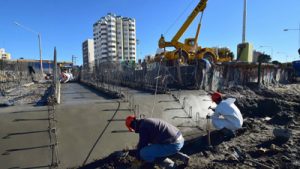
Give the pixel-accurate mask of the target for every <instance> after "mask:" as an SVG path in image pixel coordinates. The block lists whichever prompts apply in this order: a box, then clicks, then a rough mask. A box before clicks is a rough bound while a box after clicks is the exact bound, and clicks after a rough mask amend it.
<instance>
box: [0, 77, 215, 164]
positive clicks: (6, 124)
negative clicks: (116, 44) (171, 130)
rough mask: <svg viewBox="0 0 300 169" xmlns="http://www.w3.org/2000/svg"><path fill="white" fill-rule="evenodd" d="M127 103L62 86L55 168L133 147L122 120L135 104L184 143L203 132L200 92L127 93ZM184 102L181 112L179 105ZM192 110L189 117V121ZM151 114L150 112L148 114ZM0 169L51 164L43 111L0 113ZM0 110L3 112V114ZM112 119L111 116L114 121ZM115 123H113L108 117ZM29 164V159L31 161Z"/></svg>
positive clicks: (203, 98) (12, 109) (74, 86)
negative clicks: (179, 134)
mask: <svg viewBox="0 0 300 169" xmlns="http://www.w3.org/2000/svg"><path fill="white" fill-rule="evenodd" d="M124 90H128V93H129V95H130V97H128V98H129V101H130V102H124V101H123V100H121V99H111V98H109V97H107V96H105V95H103V94H101V93H99V92H97V91H95V90H93V89H90V88H89V87H87V86H85V85H81V84H78V83H66V84H62V88H61V104H60V105H57V106H56V118H57V126H56V128H57V134H58V135H57V136H58V142H59V143H58V150H59V151H58V152H59V154H58V157H59V160H60V164H59V168H70V167H78V166H80V165H82V164H83V163H84V161H85V160H86V159H87V161H86V164H87V163H89V162H92V161H94V160H95V159H99V158H103V157H105V156H107V155H109V154H111V153H112V152H114V151H118V150H122V149H124V148H126V147H129V148H133V147H134V146H135V145H136V144H137V141H138V135H137V134H135V133H130V132H128V131H127V129H126V127H125V125H124V123H125V118H126V117H127V116H128V115H130V114H133V112H132V111H131V110H130V107H131V106H132V105H133V106H132V107H134V105H138V107H139V113H138V114H144V115H145V116H146V117H154V118H162V119H164V120H166V121H168V122H170V123H172V124H174V125H175V126H177V127H179V128H180V130H181V131H182V132H183V133H184V135H185V138H186V139H189V137H195V136H198V135H199V134H203V133H204V132H205V126H206V120H205V119H200V120H199V122H197V119H196V112H199V116H200V117H205V116H206V114H207V113H208V112H209V111H208V109H207V108H208V107H209V106H210V105H212V102H211V101H210V99H209V97H208V96H207V95H206V93H204V92H203V91H202V92H201V91H181V92H180V93H181V94H180V97H179V95H178V93H177V91H174V92H172V94H173V95H174V96H178V97H179V101H176V100H175V98H174V97H173V96H172V95H171V94H158V95H156V97H155V95H154V94H151V93H145V92H141V91H137V90H133V89H126V88H124ZM184 98H185V100H186V104H185V108H184V109H183V108H182V107H183V100H184ZM190 106H192V107H193V108H192V112H193V113H192V118H190V117H189V116H188V112H189V107H190ZM153 107H154V111H153V113H152V109H153ZM0 110H1V113H0V127H1V128H0V136H1V138H2V139H1V138H0V151H1V152H2V153H3V154H2V155H1V158H0V168H34V167H37V168H43V167H46V168H47V165H50V164H51V149H50V148H49V147H47V146H45V145H49V135H48V133H47V132H46V130H47V127H48V121H47V120H44V119H45V118H47V111H45V110H47V108H46V107H33V106H30V105H28V106H23V107H16V106H14V107H9V108H4V109H3V108H2V109H0ZM2 110H5V111H2ZM114 115H115V116H114ZM113 116H114V118H113V119H112V117H113ZM33 159H34V160H33Z"/></svg>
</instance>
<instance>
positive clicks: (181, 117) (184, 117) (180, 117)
mask: <svg viewBox="0 0 300 169" xmlns="http://www.w3.org/2000/svg"><path fill="white" fill-rule="evenodd" d="M191 118H192V117H190V116H174V117H172V119H191Z"/></svg>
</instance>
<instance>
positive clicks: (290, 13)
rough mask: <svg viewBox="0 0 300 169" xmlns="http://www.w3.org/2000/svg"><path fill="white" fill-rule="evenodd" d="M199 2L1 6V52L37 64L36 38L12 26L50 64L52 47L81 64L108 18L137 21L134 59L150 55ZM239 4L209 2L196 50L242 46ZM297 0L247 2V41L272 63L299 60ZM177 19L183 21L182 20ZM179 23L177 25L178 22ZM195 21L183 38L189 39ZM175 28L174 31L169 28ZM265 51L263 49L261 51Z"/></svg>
mask: <svg viewBox="0 0 300 169" xmlns="http://www.w3.org/2000/svg"><path fill="white" fill-rule="evenodd" d="M198 2H199V0H0V4H1V10H0V22H1V24H0V47H4V48H5V49H6V51H7V52H9V53H11V54H12V57H13V59H18V58H20V57H23V58H25V59H38V58H39V53H38V39H37V35H35V34H33V33H31V32H29V31H26V30H24V29H22V28H20V27H18V26H16V25H15V24H14V22H15V21H17V22H19V23H20V24H22V25H25V26H27V27H29V28H31V29H33V30H35V31H37V32H40V34H41V37H42V50H43V58H44V59H52V57H53V49H54V47H55V46H56V47H57V52H58V57H59V60H60V61H71V58H72V55H74V56H77V64H82V51H81V44H82V42H83V41H84V40H85V39H87V38H92V35H93V28H92V25H93V23H95V22H96V21H97V20H98V19H99V18H100V17H102V16H105V15H106V14H107V13H109V12H111V13H115V14H117V15H122V16H127V17H132V18H135V19H136V30H137V39H139V40H140V45H139V46H138V47H137V48H138V57H139V58H143V57H144V56H145V55H147V54H154V53H155V51H156V50H157V47H158V45H157V43H158V39H159V37H160V35H161V34H164V35H165V38H166V40H170V39H172V37H173V36H174V35H175V33H176V32H177V30H178V29H179V28H180V26H181V25H182V23H183V22H184V20H185V19H186V18H187V16H188V15H189V14H190V12H191V11H192V10H193V8H194V7H195V6H196V4H197V3H198ZM242 7H243V0H209V1H208V5H207V8H206V10H205V13H204V17H203V20H202V27H201V32H200V36H199V41H198V43H199V45H201V46H202V47H214V46H220V47H223V46H226V47H229V48H230V49H231V50H232V51H234V52H236V46H237V44H238V43H240V42H241V40H242ZM299 7H300V0H285V1H282V0H248V18H247V19H248V20H247V22H248V27H247V38H246V39H247V41H248V42H251V43H253V45H254V48H255V49H256V50H260V51H263V52H266V53H268V54H272V51H273V59H274V60H280V61H286V60H288V61H291V60H295V59H299V56H298V53H297V49H298V40H299V32H298V31H288V32H284V31H283V29H285V28H296V29H298V28H299V24H300V8H299ZM180 16H181V17H180ZM178 17H179V19H178ZM198 21H199V17H198V18H196V20H195V22H194V23H193V24H192V25H191V26H190V28H189V29H188V30H187V32H186V33H185V34H184V36H183V38H182V39H181V40H182V41H183V40H184V37H193V36H194V34H195V32H196V26H197V22H198ZM172 25H173V26H172ZM260 46H266V47H260Z"/></svg>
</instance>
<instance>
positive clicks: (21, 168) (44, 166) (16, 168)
mask: <svg viewBox="0 0 300 169" xmlns="http://www.w3.org/2000/svg"><path fill="white" fill-rule="evenodd" d="M31 168H51V165H40V166H31V167H24V168H23V167H10V168H8V169H31Z"/></svg>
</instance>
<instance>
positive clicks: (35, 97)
mask: <svg viewBox="0 0 300 169" xmlns="http://www.w3.org/2000/svg"><path fill="white" fill-rule="evenodd" d="M50 85H51V84H50V82H42V83H33V82H32V83H28V84H25V85H19V86H18V87H15V88H12V89H10V90H6V91H4V92H2V93H0V108H1V107H8V106H14V105H15V106H18V105H26V104H34V105H44V104H45V102H46V101H47V95H48V93H49V92H50Z"/></svg>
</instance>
